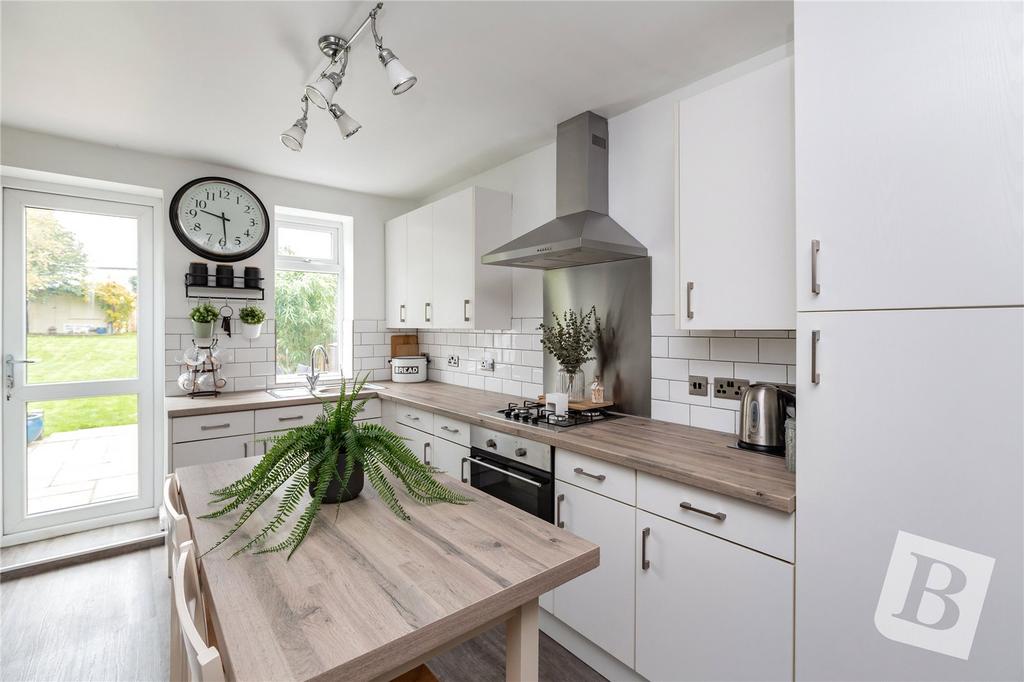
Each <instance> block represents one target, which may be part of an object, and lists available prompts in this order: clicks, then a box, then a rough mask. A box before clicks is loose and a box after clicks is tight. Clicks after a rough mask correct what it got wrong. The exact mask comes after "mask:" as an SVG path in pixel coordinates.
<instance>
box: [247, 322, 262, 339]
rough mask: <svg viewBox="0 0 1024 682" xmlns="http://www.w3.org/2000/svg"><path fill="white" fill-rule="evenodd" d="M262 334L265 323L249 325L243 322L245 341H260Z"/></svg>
mask: <svg viewBox="0 0 1024 682" xmlns="http://www.w3.org/2000/svg"><path fill="white" fill-rule="evenodd" d="M261 333H263V323H262V322H257V323H256V324H249V323H248V322H243V323H242V338H243V339H249V340H250V341H251V340H252V339H258V338H260V334H261Z"/></svg>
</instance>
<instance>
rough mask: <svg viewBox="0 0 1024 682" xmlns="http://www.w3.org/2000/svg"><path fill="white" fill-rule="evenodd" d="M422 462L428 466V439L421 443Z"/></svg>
mask: <svg viewBox="0 0 1024 682" xmlns="http://www.w3.org/2000/svg"><path fill="white" fill-rule="evenodd" d="M423 463H424V464H426V465H427V466H430V441H427V442H426V443H424V444H423Z"/></svg>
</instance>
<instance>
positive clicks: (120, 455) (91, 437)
mask: <svg viewBox="0 0 1024 682" xmlns="http://www.w3.org/2000/svg"><path fill="white" fill-rule="evenodd" d="M137 434H138V427H137V426H136V425H135V424H130V425H127V426H104V427H101V428H97V429H82V430H80V431H65V432H64V433H55V434H52V435H49V436H47V437H45V438H43V439H42V440H38V441H36V442H35V443H32V444H30V445H29V446H28V472H27V474H28V475H27V478H28V497H27V507H28V513H29V514H39V513H42V512H48V511H54V510H57V509H67V508H69V507H79V506H83V505H87V504H94V503H96V502H106V501H109V500H117V499H122V498H125V497H134V496H135V495H137V494H138V487H139V471H138V469H139V458H138V448H139V445H138V443H139V440H138V435H137Z"/></svg>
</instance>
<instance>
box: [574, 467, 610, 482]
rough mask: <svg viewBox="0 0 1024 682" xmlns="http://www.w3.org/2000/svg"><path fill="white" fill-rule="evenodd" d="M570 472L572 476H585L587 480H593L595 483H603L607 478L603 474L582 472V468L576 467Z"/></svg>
mask: <svg viewBox="0 0 1024 682" xmlns="http://www.w3.org/2000/svg"><path fill="white" fill-rule="evenodd" d="M572 472H573V473H574V474H579V475H580V476H587V477H589V478H592V479H594V480H595V481H603V480H604V479H606V478H608V477H607V476H605V475H604V474H592V473H590V472H589V471H584V470H583V467H576V468H575V469H573V470H572Z"/></svg>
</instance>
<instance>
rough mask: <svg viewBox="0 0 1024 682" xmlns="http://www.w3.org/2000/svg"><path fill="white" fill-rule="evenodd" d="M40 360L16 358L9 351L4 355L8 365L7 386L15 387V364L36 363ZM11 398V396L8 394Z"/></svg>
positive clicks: (5, 362)
mask: <svg viewBox="0 0 1024 682" xmlns="http://www.w3.org/2000/svg"><path fill="white" fill-rule="evenodd" d="M37 362H39V361H38V360H15V359H14V356H13V355H11V354H10V353H8V354H7V355H6V356H4V365H6V366H7V388H14V366H15V365H34V364H36V363H37ZM8 398H10V396H8Z"/></svg>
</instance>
